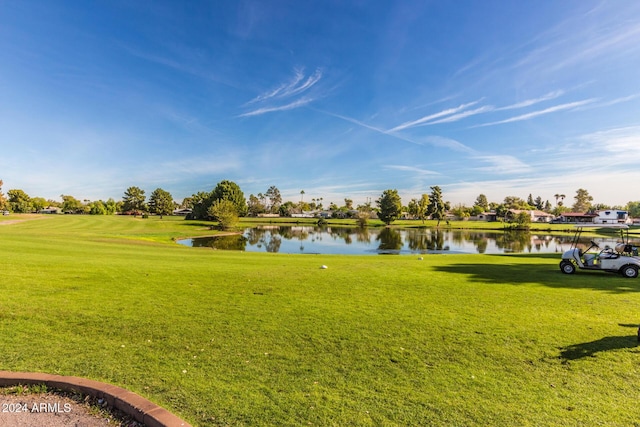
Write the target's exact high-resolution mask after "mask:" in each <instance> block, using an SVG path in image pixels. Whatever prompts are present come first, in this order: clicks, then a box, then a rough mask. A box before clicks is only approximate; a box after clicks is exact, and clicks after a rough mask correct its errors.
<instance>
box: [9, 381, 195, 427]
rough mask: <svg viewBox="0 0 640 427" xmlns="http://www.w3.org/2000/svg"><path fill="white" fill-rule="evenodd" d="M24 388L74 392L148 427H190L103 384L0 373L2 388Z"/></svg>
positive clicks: (162, 410) (127, 392)
mask: <svg viewBox="0 0 640 427" xmlns="http://www.w3.org/2000/svg"><path fill="white" fill-rule="evenodd" d="M21 384H25V385H26V384H46V385H47V387H52V388H57V389H60V390H63V391H75V392H79V393H82V394H85V395H89V396H93V397H96V398H98V399H105V400H106V401H107V404H108V405H109V406H111V407H113V408H116V409H119V410H120V411H122V412H124V413H125V414H127V415H129V416H131V417H133V418H134V419H135V420H136V421H138V422H141V423H143V424H144V425H145V426H147V427H191V425H190V424H188V423H187V422H186V421H183V420H181V419H180V418H178V417H177V416H175V415H173V414H172V413H171V412H169V411H167V410H166V409H164V408H162V407H160V406H158V405H156V404H155V403H153V402H151V401H149V400H147V399H145V398H143V397H142V396H140V395H137V394H135V393H133V392H131V391H129V390H126V389H124V388H121V387H117V386H115V385H111V384H107V383H101V382H99V381H93V380H88V379H86V378H80V377H67V376H62V375H53V374H44V373H33V372H10V371H0V387H8V386H15V385H21Z"/></svg>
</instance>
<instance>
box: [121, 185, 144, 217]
mask: <svg viewBox="0 0 640 427" xmlns="http://www.w3.org/2000/svg"><path fill="white" fill-rule="evenodd" d="M145 199H146V197H145V195H144V190H142V189H140V188H138V187H129V188H127V191H125V192H124V197H123V198H122V201H123V205H122V210H123V211H124V212H129V211H132V212H134V214H136V213H138V212H142V211H145V210H146V208H147V207H146V205H145V203H144V201H145Z"/></svg>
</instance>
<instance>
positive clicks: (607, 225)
mask: <svg viewBox="0 0 640 427" xmlns="http://www.w3.org/2000/svg"><path fill="white" fill-rule="evenodd" d="M576 228H618V229H628V228H629V226H628V225H627V224H576Z"/></svg>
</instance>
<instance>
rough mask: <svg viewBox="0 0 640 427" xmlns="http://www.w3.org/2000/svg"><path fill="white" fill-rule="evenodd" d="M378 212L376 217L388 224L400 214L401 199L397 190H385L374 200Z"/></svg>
mask: <svg viewBox="0 0 640 427" xmlns="http://www.w3.org/2000/svg"><path fill="white" fill-rule="evenodd" d="M376 203H377V204H378V208H379V209H380V212H379V213H378V218H380V220H382V222H384V223H385V224H387V225H389V224H391V223H392V222H393V221H395V220H396V219H398V218H400V215H401V214H402V200H401V199H400V195H399V194H398V190H391V189H389V190H385V191H383V192H382V195H381V196H380V198H379V199H378V200H376Z"/></svg>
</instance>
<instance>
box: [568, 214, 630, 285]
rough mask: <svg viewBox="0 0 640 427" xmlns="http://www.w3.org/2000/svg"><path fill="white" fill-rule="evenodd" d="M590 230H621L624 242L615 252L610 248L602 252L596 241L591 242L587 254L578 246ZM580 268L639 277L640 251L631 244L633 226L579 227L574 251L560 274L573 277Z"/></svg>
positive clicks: (620, 241)
mask: <svg viewBox="0 0 640 427" xmlns="http://www.w3.org/2000/svg"><path fill="white" fill-rule="evenodd" d="M587 227H589V228H616V229H619V230H620V240H619V241H618V243H616V244H615V247H613V248H612V247H609V246H608V245H607V246H605V247H604V248H600V246H599V245H598V244H597V243H596V242H594V241H593V240H592V241H591V242H590V243H591V245H590V246H589V247H588V248H587V249H586V250H584V251H583V250H582V249H580V248H579V247H578V246H579V241H580V235H581V234H582V232H583V231H584V229H585V228H587ZM625 231H626V233H625ZM576 268H581V269H583V270H601V271H608V272H610V273H620V274H622V275H623V276H624V277H627V278H630V279H633V278H635V277H638V271H639V270H640V256H638V247H637V246H633V245H632V244H630V243H629V226H628V225H625V224H611V225H600V224H594V225H588V226H587V225H576V233H575V235H574V236H573V241H572V242H571V249H569V250H568V251H566V252H565V253H563V254H562V261H560V271H562V272H563V273H565V274H573V273H575V271H576Z"/></svg>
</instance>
